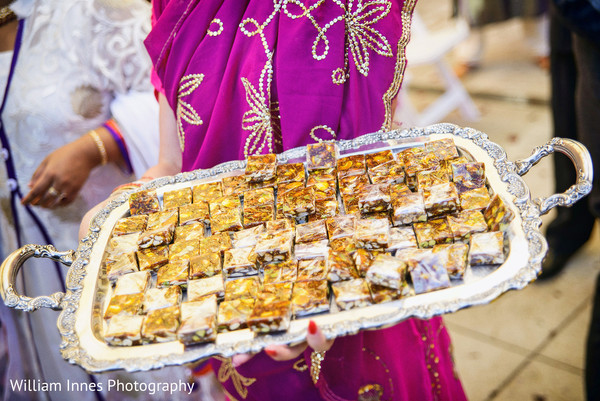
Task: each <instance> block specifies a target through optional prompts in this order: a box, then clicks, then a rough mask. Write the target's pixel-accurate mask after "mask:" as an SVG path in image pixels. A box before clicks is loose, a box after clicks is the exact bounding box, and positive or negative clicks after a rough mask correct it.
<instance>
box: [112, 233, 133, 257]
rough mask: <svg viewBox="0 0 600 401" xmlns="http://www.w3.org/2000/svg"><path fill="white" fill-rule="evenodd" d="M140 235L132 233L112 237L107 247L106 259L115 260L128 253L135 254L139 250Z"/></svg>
mask: <svg viewBox="0 0 600 401" xmlns="http://www.w3.org/2000/svg"><path fill="white" fill-rule="evenodd" d="M139 238H140V233H132V234H125V235H120V236H117V237H112V238H111V239H110V240H109V241H108V244H107V246H106V258H107V259H108V258H114V257H116V256H118V255H123V254H126V253H135V251H137V250H138V239H139Z"/></svg>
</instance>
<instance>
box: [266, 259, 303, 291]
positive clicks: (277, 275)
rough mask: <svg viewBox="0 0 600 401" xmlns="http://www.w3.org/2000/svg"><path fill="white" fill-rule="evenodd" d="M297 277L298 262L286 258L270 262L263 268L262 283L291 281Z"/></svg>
mask: <svg viewBox="0 0 600 401" xmlns="http://www.w3.org/2000/svg"><path fill="white" fill-rule="evenodd" d="M297 277H298V262H297V261H296V260H286V261H284V262H281V263H270V264H268V265H265V267H264V268H263V283H264V285H269V284H276V283H291V282H294V281H296V278H297Z"/></svg>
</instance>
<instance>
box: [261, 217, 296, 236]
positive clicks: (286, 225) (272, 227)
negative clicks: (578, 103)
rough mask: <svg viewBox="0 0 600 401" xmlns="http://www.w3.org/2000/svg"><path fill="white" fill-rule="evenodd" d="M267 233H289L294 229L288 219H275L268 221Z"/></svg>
mask: <svg viewBox="0 0 600 401" xmlns="http://www.w3.org/2000/svg"><path fill="white" fill-rule="evenodd" d="M266 227H267V232H268V233H271V234H273V233H277V232H279V231H289V230H293V229H294V223H293V222H292V221H291V220H289V219H277V220H274V221H269V222H267V224H266Z"/></svg>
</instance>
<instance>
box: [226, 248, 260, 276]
mask: <svg viewBox="0 0 600 401" xmlns="http://www.w3.org/2000/svg"><path fill="white" fill-rule="evenodd" d="M223 273H224V274H225V277H227V278H233V277H243V276H252V275H255V274H258V266H257V265H256V253H255V252H254V248H253V247H246V248H233V249H228V250H226V251H225V253H224V256H223Z"/></svg>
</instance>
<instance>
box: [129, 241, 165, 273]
mask: <svg viewBox="0 0 600 401" xmlns="http://www.w3.org/2000/svg"><path fill="white" fill-rule="evenodd" d="M136 255H137V259H138V266H139V268H140V270H152V271H156V270H158V268H159V267H161V266H164V265H166V264H167V263H168V262H169V247H168V246H167V245H162V246H156V247H152V248H145V249H140V250H139V251H137V252H136Z"/></svg>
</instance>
